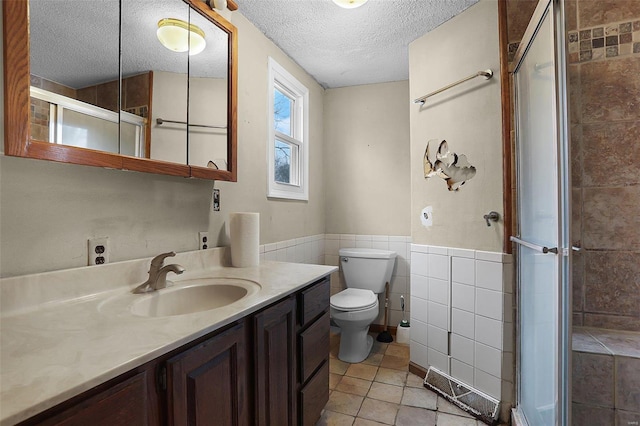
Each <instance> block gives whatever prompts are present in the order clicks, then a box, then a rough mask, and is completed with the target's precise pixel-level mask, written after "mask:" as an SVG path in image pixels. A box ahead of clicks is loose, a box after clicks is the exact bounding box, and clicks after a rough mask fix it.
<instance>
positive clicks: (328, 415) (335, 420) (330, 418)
mask: <svg viewBox="0 0 640 426" xmlns="http://www.w3.org/2000/svg"><path fill="white" fill-rule="evenodd" d="M354 420H355V418H354V417H353V416H347V415H346V414H341V413H336V412H334V411H329V410H324V412H323V413H322V417H320V420H318V422H317V423H316V426H351V425H352V424H353V421H354Z"/></svg>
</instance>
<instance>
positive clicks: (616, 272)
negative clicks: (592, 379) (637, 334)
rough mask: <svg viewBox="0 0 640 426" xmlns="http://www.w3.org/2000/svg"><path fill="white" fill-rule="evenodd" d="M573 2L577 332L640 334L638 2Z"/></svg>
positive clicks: (571, 61)
mask: <svg viewBox="0 0 640 426" xmlns="http://www.w3.org/2000/svg"><path fill="white" fill-rule="evenodd" d="M574 3H575V5H574V6H573V7H570V8H567V12H566V13H567V27H568V28H567V30H568V38H569V51H570V53H569V85H570V91H569V96H570V121H571V149H572V159H573V160H572V169H573V170H572V187H573V190H572V209H573V226H572V240H573V242H574V244H580V245H581V246H582V247H583V249H584V250H583V251H582V252H581V253H578V254H576V255H575V256H574V270H573V312H574V325H585V326H590V327H603V328H610V329H619V330H634V331H640V308H638V307H639V306H640V215H638V206H640V2H639V1H635V0H625V1H622V0H617V1H616V0H609V1H606V2H605V1H599V2H594V1H584V0H578V1H577V2H574Z"/></svg>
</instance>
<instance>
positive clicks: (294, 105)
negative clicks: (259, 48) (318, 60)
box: [267, 58, 309, 200]
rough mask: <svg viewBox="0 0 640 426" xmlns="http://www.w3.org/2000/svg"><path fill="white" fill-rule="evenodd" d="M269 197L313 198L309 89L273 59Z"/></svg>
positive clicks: (270, 92)
mask: <svg viewBox="0 0 640 426" xmlns="http://www.w3.org/2000/svg"><path fill="white" fill-rule="evenodd" d="M268 143H269V149H268V150H267V151H268V153H269V158H268V161H269V163H268V164H269V188H268V192H267V196H269V197H273V198H288V199H294V200H308V199H309V90H308V89H307V88H306V87H305V86H303V85H302V84H301V83H300V82H299V81H298V80H297V79H296V78H295V77H293V76H292V75H291V74H289V73H288V72H287V71H286V70H285V69H284V68H282V67H281V66H280V65H279V64H278V63H277V62H276V61H275V60H273V58H269V142H268Z"/></svg>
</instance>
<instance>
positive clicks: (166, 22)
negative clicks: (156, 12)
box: [156, 18, 207, 55]
mask: <svg viewBox="0 0 640 426" xmlns="http://www.w3.org/2000/svg"><path fill="white" fill-rule="evenodd" d="M156 35H157V36H158V40H160V43H162V45H163V46H164V47H166V48H167V49H169V50H172V51H174V52H186V51H187V50H189V55H197V54H198V53H200V52H202V51H203V50H204V48H205V46H206V45H207V42H206V41H205V40H204V31H202V30H201V29H200V28H199V27H197V26H195V25H193V24H188V23H187V22H185V21H182V20H180V19H175V18H165V19H161V20H160V21H158V31H157V32H156Z"/></svg>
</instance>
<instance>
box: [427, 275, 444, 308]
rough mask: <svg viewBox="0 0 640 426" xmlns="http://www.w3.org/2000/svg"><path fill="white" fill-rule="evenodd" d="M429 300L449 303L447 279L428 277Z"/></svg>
mask: <svg viewBox="0 0 640 426" xmlns="http://www.w3.org/2000/svg"><path fill="white" fill-rule="evenodd" d="M429 300H431V301H434V302H438V303H440V304H442V305H445V306H448V305H449V281H446V280H441V279H438V278H431V277H430V278H429Z"/></svg>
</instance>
